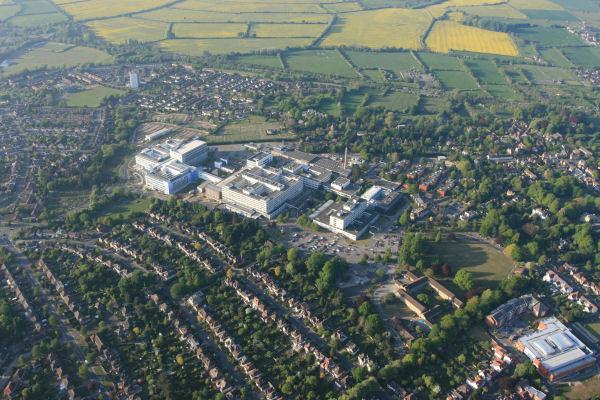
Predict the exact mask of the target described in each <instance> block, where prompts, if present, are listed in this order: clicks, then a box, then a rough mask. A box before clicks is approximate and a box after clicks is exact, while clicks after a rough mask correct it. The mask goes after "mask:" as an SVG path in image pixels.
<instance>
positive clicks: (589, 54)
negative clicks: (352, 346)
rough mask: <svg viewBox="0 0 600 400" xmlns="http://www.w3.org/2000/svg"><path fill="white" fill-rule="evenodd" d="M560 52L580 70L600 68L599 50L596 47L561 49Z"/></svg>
mask: <svg viewBox="0 0 600 400" xmlns="http://www.w3.org/2000/svg"><path fill="white" fill-rule="evenodd" d="M561 51H562V52H563V54H564V55H565V56H566V57H567V58H568V59H569V60H571V62H573V63H574V64H576V65H578V66H580V67H582V68H598V66H600V49H598V48H597V47H563V48H562V49H561Z"/></svg>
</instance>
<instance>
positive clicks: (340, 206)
mask: <svg viewBox="0 0 600 400" xmlns="http://www.w3.org/2000/svg"><path fill="white" fill-rule="evenodd" d="M378 217H379V216H378V215H376V214H371V213H370V212H368V211H367V202H366V201H365V200H364V199H361V198H355V199H352V200H348V201H333V200H329V201H327V202H326V203H325V204H323V206H321V207H320V208H319V209H318V210H317V211H315V212H314V213H313V214H311V216H310V219H312V220H313V221H314V222H315V223H316V224H317V225H319V226H321V227H323V228H325V229H327V230H328V231H330V232H334V233H338V234H340V235H343V236H345V237H347V238H349V239H352V240H357V239H358V238H360V237H361V236H362V235H363V233H365V231H366V230H367V228H368V227H369V226H370V225H371V224H373V223H374V222H375V221H377V218H378Z"/></svg>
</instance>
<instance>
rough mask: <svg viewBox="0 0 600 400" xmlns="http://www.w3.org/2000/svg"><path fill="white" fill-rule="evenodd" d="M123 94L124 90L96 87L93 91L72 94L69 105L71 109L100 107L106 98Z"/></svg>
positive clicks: (68, 101)
mask: <svg viewBox="0 0 600 400" xmlns="http://www.w3.org/2000/svg"><path fill="white" fill-rule="evenodd" d="M123 93H125V92H124V91H123V90H118V89H113V88H109V87H105V86H96V87H94V88H91V89H87V90H84V91H81V92H77V93H72V94H70V95H69V97H68V100H67V105H68V106H69V107H98V106H99V105H100V103H101V102H102V100H103V99H104V98H106V97H108V96H114V95H119V94H123Z"/></svg>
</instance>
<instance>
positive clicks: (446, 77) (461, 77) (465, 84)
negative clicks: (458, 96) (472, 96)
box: [434, 71, 478, 90]
mask: <svg viewBox="0 0 600 400" xmlns="http://www.w3.org/2000/svg"><path fill="white" fill-rule="evenodd" d="M434 75H435V77H436V78H437V79H438V80H439V81H440V83H441V84H442V87H443V88H444V89H446V90H454V89H460V90H475V89H478V86H477V82H475V81H474V80H473V78H471V76H470V75H469V74H467V73H466V72H464V71H434Z"/></svg>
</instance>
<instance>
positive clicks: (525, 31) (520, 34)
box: [516, 10, 584, 47]
mask: <svg viewBox="0 0 600 400" xmlns="http://www.w3.org/2000/svg"><path fill="white" fill-rule="evenodd" d="M536 12H537V10H536ZM516 36H517V38H519V39H523V40H529V41H530V42H534V43H537V44H538V46H545V47H552V46H578V45H583V44H584V42H583V40H581V39H580V38H579V37H577V36H575V35H573V34H571V33H569V32H568V31H567V30H566V29H562V28H542V27H539V26H536V27H535V28H520V29H518V30H517V31H516Z"/></svg>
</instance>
